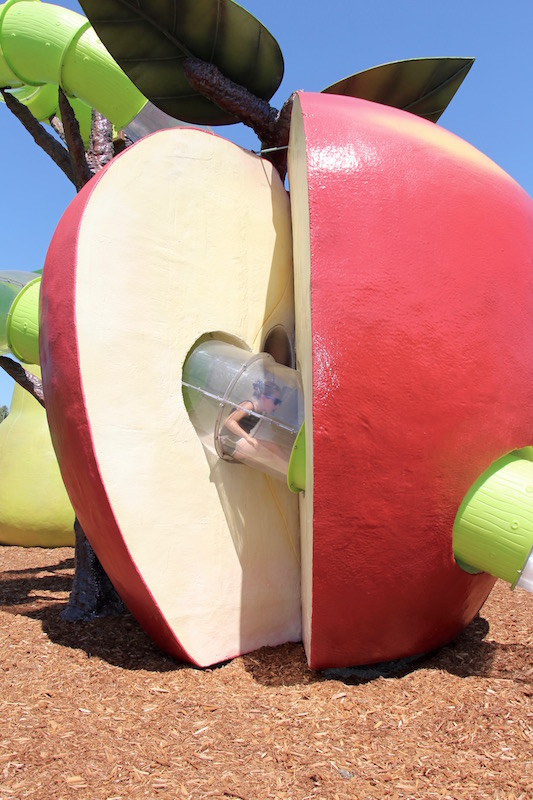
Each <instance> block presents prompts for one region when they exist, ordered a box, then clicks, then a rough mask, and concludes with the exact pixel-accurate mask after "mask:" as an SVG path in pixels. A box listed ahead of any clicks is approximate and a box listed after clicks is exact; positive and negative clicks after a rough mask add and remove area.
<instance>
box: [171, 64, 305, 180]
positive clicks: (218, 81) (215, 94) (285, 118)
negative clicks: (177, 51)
mask: <svg viewBox="0 0 533 800" xmlns="http://www.w3.org/2000/svg"><path fill="white" fill-rule="evenodd" d="M184 71H185V77H186V78H187V80H188V82H189V83H190V85H191V86H192V88H193V89H195V90H196V91H197V92H200V93H201V94H203V95H204V96H205V97H208V98H209V100H211V101H212V102H213V103H215V104H216V105H217V106H218V107H219V108H221V109H223V111H227V112H228V113H229V114H232V115H233V116H234V117H235V119H236V121H237V120H238V121H239V122H242V123H243V124H244V125H247V126H248V127H249V128H252V130H253V131H254V132H255V133H256V134H257V135H258V137H259V139H260V141H261V150H262V151H264V157H265V158H266V159H268V160H269V161H271V162H272V163H273V164H274V166H275V167H276V169H277V170H278V171H279V173H280V175H281V178H282V179H284V178H285V175H286V173H287V152H286V148H287V146H288V144H289V127H290V116H291V109H292V102H293V95H291V97H289V99H288V100H287V102H286V103H285V104H284V105H283V108H282V109H281V111H278V109H276V108H274V107H273V106H271V105H270V104H269V103H268V102H267V101H266V100H262V99H261V98H259V97H256V95H254V94H252V93H251V92H249V91H248V89H245V88H244V86H239V84H237V83H234V82H233V81H232V80H230V79H229V78H227V77H226V76H225V75H224V74H223V73H222V72H221V71H220V70H219V69H218V67H215V65H214V64H208V63H207V62H206V61H202V60H201V59H199V58H194V56H189V57H188V58H186V59H185V61H184Z"/></svg>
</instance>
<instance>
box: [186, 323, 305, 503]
mask: <svg viewBox="0 0 533 800" xmlns="http://www.w3.org/2000/svg"><path fill="white" fill-rule="evenodd" d="M182 387H183V397H184V401H185V405H186V408H187V411H188V413H189V417H190V419H191V422H192V423H193V425H194V427H195V429H196V432H197V434H198V436H199V437H200V439H201V441H202V443H203V445H204V447H206V448H207V449H208V450H210V451H211V452H213V453H216V455H217V456H218V457H219V458H221V459H224V460H225V461H231V462H234V463H237V464H247V465H248V466H250V467H253V468H255V469H258V470H260V471H261V472H265V473H267V474H269V475H272V476H273V477H275V478H278V479H280V480H285V481H287V482H288V484H289V488H290V489H291V490H292V491H300V490H301V489H303V488H304V485H302V484H303V483H304V479H303V478H302V477H301V466H302V465H301V462H302V459H303V460H305V448H304V447H303V443H302V442H303V436H300V437H298V434H299V432H300V430H301V429H302V426H303V422H304V400H303V393H302V385H301V379H300V374H299V373H298V372H297V371H296V370H294V369H291V368H290V367H286V366H283V365H282V364H278V363H277V362H276V361H275V360H274V359H273V358H272V356H271V355H269V354H268V353H258V354H254V353H251V352H250V351H249V350H246V349H244V348H241V347H236V346H235V345H232V344H228V343H227V342H225V341H221V340H218V339H206V340H204V341H202V342H201V343H200V344H198V345H197V346H196V347H195V348H194V350H193V351H192V352H191V353H190V354H189V356H188V357H187V360H186V362H185V364H184V367H183V380H182Z"/></svg>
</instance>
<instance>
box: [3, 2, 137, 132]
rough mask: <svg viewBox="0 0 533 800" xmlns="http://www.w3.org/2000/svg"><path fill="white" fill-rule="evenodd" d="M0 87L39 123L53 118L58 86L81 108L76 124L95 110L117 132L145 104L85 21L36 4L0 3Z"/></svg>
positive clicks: (49, 6) (50, 7)
mask: <svg viewBox="0 0 533 800" xmlns="http://www.w3.org/2000/svg"><path fill="white" fill-rule="evenodd" d="M0 86H2V87H9V88H10V89H13V90H15V91H14V94H15V96H17V94H18V93H19V99H21V100H22V102H25V103H27V104H28V106H29V107H30V109H31V111H32V113H33V114H34V115H35V116H37V118H38V119H40V120H41V121H44V120H47V119H48V118H49V117H51V116H52V115H54V114H57V112H58V108H57V105H58V101H57V87H58V86H61V87H62V89H63V91H64V92H65V93H66V95H67V96H68V97H69V98H77V99H78V101H79V102H80V103H81V104H82V105H80V106H79V108H78V109H75V110H76V111H77V113H79V114H80V115H81V116H82V120H86V119H87V113H89V119H90V109H91V108H96V109H97V110H98V111H99V112H100V113H101V114H103V115H104V116H105V117H107V119H109V120H110V121H111V122H112V123H113V125H114V126H115V128H117V129H119V130H120V129H123V128H126V127H127V126H128V124H129V123H130V122H131V121H132V120H134V119H135V117H137V115H138V114H139V113H140V111H141V110H142V109H143V108H144V106H145V105H146V104H147V103H148V101H147V99H146V98H145V97H144V95H143V94H141V92H139V90H138V89H137V87H136V86H135V85H134V84H133V83H132V82H131V81H130V79H129V78H128V77H127V76H126V75H125V73H124V72H123V71H122V70H121V68H120V67H119V66H118V64H117V63H116V62H115V60H114V59H113V58H112V57H111V56H110V55H109V53H108V51H107V50H106V49H105V47H104V46H103V44H102V43H101V42H100V40H99V39H98V37H97V36H96V33H95V32H94V30H93V28H92V27H91V25H90V23H89V21H88V20H87V19H86V18H85V17H83V16H82V15H81V14H77V13H76V12H75V11H70V10H69V9H66V8H62V7H61V6H56V5H51V4H49V3H41V2H40V0H7V2H6V3H3V4H0ZM30 87H31V88H30ZM50 87H52V88H50ZM83 106H85V107H86V108H85V109H83ZM87 109H88V111H87ZM83 128H84V131H83V132H82V135H84V136H85V138H86V137H87V135H88V134H87V126H86V123H84V124H83Z"/></svg>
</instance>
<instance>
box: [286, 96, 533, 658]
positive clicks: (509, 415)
mask: <svg viewBox="0 0 533 800" xmlns="http://www.w3.org/2000/svg"><path fill="white" fill-rule="evenodd" d="M289 181H290V191H291V208H292V215H293V241H294V270H295V303H296V348H297V356H298V362H299V364H298V366H299V368H300V369H301V371H302V377H303V386H304V395H305V401H306V410H305V418H306V439H307V451H308V463H307V489H306V492H305V497H304V498H303V500H302V504H301V509H300V511H301V518H302V522H301V548H302V603H303V637H304V643H305V647H306V651H307V657H308V661H309V663H310V666H311V667H313V668H316V669H321V668H325V667H334V666H335V667H339V666H348V665H354V664H368V663H375V662H380V661H386V660H391V659H396V658H400V657H405V656H410V655H415V654H419V653H423V652H427V651H430V650H432V649H434V648H436V647H438V646H441V645H442V644H444V643H446V642H448V641H450V640H451V639H453V638H454V637H455V636H457V635H458V634H459V633H460V632H461V631H462V630H463V629H464V628H465V626H467V625H468V624H469V623H470V621H471V620H472V619H473V617H474V616H475V615H476V614H477V612H478V610H479V609H480V607H481V605H482V604H483V602H484V601H485V599H486V597H487V595H488V593H489V591H490V589H491V587H492V586H493V584H494V578H492V577H491V576H489V575H486V574H479V575H470V574H467V573H466V572H465V571H463V570H461V569H460V568H459V567H458V566H457V564H456V562H455V559H454V555H453V547H452V529H453V524H454V519H455V516H456V513H457V510H458V508H459V505H460V503H461V501H462V499H463V498H464V496H465V494H466V492H467V490H468V489H469V488H470V486H471V485H472V484H473V483H474V481H475V480H476V479H477V478H478V477H479V476H480V475H481V474H482V473H483V472H484V471H485V470H486V469H487V468H488V467H489V466H490V465H491V464H492V463H493V462H494V461H495V460H496V459H498V458H500V457H501V456H502V455H504V454H505V453H507V452H509V451H511V450H514V449H516V448H520V447H523V446H525V445H529V444H531V442H532V441H533V325H532V324H531V313H532V309H533V269H532V262H533V203H532V201H531V199H530V198H529V197H528V195H527V194H526V193H525V192H524V191H523V190H522V189H521V188H520V187H519V186H518V185H517V184H516V183H515V182H514V181H513V180H512V179H511V178H510V177H509V176H508V175H507V174H506V173H504V172H503V171H502V170H501V169H500V168H499V167H497V166H496V165H495V164H494V163H493V162H492V161H490V160H489V159H488V158H487V157H485V156H484V155H482V154H481V153H480V152H478V151H477V150H475V149H474V148H473V147H472V146H470V145H469V144H467V143H465V142H464V141H462V140H460V139H459V138H457V137H456V136H454V135H453V134H451V133H449V132H447V131H446V130H444V129H442V128H440V127H437V126H436V125H433V124H431V123H429V122H426V121H424V120H421V119H419V118H418V117H415V116H413V115H411V114H408V113H405V112H402V111H398V110H396V109H392V108H388V107H385V106H380V105H377V104H374V103H370V102H367V101H363V100H356V99H353V98H345V97H339V96H335V95H324V94H307V93H306V94H299V95H298V96H297V99H296V100H295V104H294V110H293V115H292V122H291V139H290V145H289Z"/></svg>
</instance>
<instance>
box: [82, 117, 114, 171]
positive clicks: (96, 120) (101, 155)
mask: <svg viewBox="0 0 533 800" xmlns="http://www.w3.org/2000/svg"><path fill="white" fill-rule="evenodd" d="M114 155H115V151H114V146H113V126H112V124H111V123H110V122H109V120H108V119H106V118H105V117H104V115H103V114H101V113H100V112H99V111H95V110H94V109H93V112H92V120H91V138H90V140H89V149H88V150H87V153H86V158H87V164H88V166H89V169H90V171H91V173H92V174H93V175H95V174H96V173H97V172H99V171H100V170H101V169H102V167H105V165H106V164H107V162H108V161H111V159H112V158H113V156H114Z"/></svg>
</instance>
